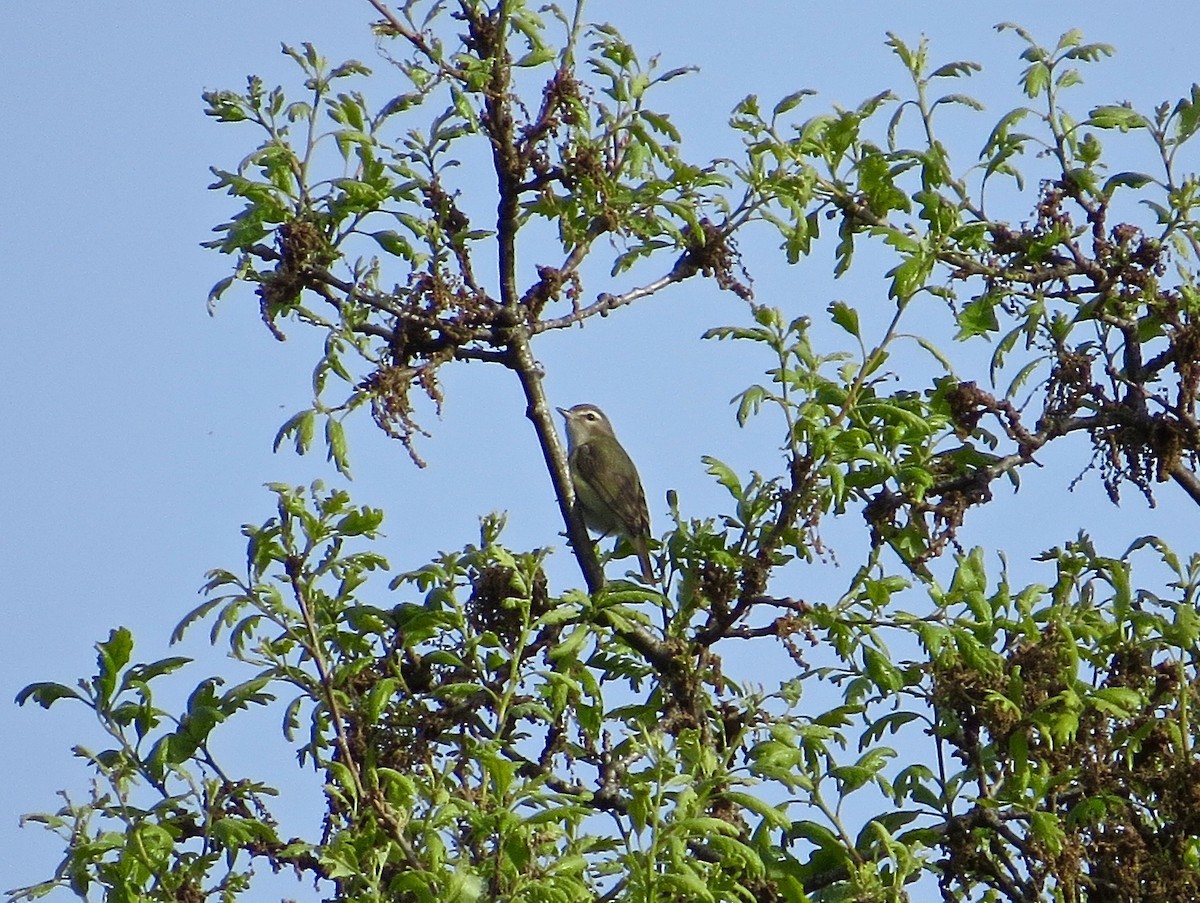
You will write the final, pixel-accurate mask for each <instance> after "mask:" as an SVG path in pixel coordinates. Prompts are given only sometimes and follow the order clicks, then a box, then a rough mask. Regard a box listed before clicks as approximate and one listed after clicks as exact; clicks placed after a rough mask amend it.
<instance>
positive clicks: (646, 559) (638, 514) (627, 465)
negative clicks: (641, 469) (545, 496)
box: [558, 404, 654, 583]
mask: <svg viewBox="0 0 1200 903" xmlns="http://www.w3.org/2000/svg"><path fill="white" fill-rule="evenodd" d="M558 412H559V413H560V414H562V415H563V418H564V419H565V420H566V422H567V450H568V463H569V464H570V467H571V484H572V486H574V488H575V498H576V500H577V501H578V502H579V507H580V508H581V509H582V510H583V522H584V523H585V524H587V526H588V528H589V529H591V530H596V531H598V532H600V533H603V534H604V535H606V536H607V535H610V534H611V535H614V536H623V537H625V538H626V539H628V540H629V542H630V543H631V544H632V545H633V548H634V550H635V551H636V552H637V556H638V562H639V563H640V564H641V567H642V578H643V579H644V580H646V581H647V582H648V583H652V582H653V581H654V568H653V567H652V566H651V564H650V552H649V549H648V547H647V545H646V540H647V539H648V538H649V536H650V512H649V511H648V510H647V508H646V493H645V492H644V491H643V490H642V481H641V479H639V477H638V472H637V468H636V467H635V466H634V463H633V460H632V459H631V458H630V457H629V454H628V452H626V451H625V449H624V448H622V447H621V443H620V442H618V441H617V437H616V434H615V433H614V432H613V428H612V424H611V423H609V421H608V418H607V417H605V416H604V412H603V411H601V410H600V409H599V408H598V407H596V406H595V405H593V404H577V405H575V407H573V408H559V409H558Z"/></svg>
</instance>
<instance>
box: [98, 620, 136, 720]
mask: <svg viewBox="0 0 1200 903" xmlns="http://www.w3.org/2000/svg"><path fill="white" fill-rule="evenodd" d="M96 649H97V650H99V655H97V656H96V665H97V669H98V670H97V674H96V681H95V685H96V695H97V696H98V697H99V702H100V703H106V702H108V701H109V700H110V699H111V698H112V694H113V690H114V689H116V686H117V674H118V673H119V672H120V671H121V669H122V668H124V667H125V666H126V665H127V664H128V663H129V656H130V653H132V652H133V634H132V633H130V632H129V631H128V630H127V629H126V628H124V627H117V628H115V629H113V630H112V631H111V632H110V633H109V635H108V639H107V640H106V641H105V642H103V643H97V644H96Z"/></svg>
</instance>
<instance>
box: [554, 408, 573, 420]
mask: <svg viewBox="0 0 1200 903" xmlns="http://www.w3.org/2000/svg"><path fill="white" fill-rule="evenodd" d="M554 410H556V411H558V413H560V414H562V415H563V418H564V419H567V420H569V419H570V418H571V414H570V412H569V411H568V410H567V409H566V408H555V409H554Z"/></svg>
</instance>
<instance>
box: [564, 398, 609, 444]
mask: <svg viewBox="0 0 1200 903" xmlns="http://www.w3.org/2000/svg"><path fill="white" fill-rule="evenodd" d="M558 413H560V414H562V415H563V419H564V420H566V421H567V438H568V439H570V441H571V444H572V445H575V444H578V443H581V442H587V441H588V440H589V439H592V438H595V437H596V436H612V435H613V428H612V424H611V423H609V422H608V418H607V417H605V416H604V412H603V411H602V410H600V409H599V408H598V407H596V406H595V405H594V404H577V405H575V407H573V408H559V409H558Z"/></svg>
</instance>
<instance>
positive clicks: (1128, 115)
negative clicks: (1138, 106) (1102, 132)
mask: <svg viewBox="0 0 1200 903" xmlns="http://www.w3.org/2000/svg"><path fill="white" fill-rule="evenodd" d="M1086 124H1087V125H1090V126H1092V127H1094V128H1098V129H1120V130H1121V131H1122V132H1128V131H1129V130H1130V129H1144V128H1148V127H1149V125H1150V124H1149V123H1148V122H1147V121H1146V117H1145V116H1143V115H1142V114H1141V113H1139V112H1138V111H1137V110H1135V109H1133V107H1132V106H1131V105H1130V104H1129V103H1128V102H1126V103H1123V104H1106V105H1102V106H1098V107H1095V108H1094V109H1093V110H1092V111H1091V113H1089V114H1088V118H1087V122H1086Z"/></svg>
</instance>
